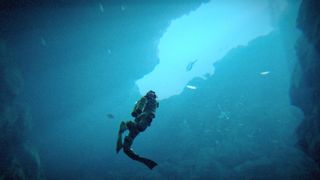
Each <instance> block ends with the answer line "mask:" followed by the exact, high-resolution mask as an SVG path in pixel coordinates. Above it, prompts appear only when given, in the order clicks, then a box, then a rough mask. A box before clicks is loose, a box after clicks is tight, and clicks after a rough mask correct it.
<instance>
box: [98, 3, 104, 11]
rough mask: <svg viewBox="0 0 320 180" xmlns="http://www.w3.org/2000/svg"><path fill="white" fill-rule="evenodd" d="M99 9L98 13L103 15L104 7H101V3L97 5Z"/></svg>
mask: <svg viewBox="0 0 320 180" xmlns="http://www.w3.org/2000/svg"><path fill="white" fill-rule="evenodd" d="M99 9H100V11H101V12H102V13H103V12H104V7H103V5H102V4H101V3H99Z"/></svg>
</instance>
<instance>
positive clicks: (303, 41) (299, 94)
mask: <svg viewBox="0 0 320 180" xmlns="http://www.w3.org/2000/svg"><path fill="white" fill-rule="evenodd" d="M319 8H320V1H317V0H304V1H302V3H301V7H300V11H299V15H298V19H297V27H298V28H299V29H300V30H301V31H302V35H301V37H300V38H299V40H298V41H297V43H296V52H297V57H298V62H297V64H296V67H295V70H294V72H293V76H292V84H291V91H290V93H291V94H290V96H291V101H292V104H293V105H295V106H297V107H299V108H300V109H301V110H302V111H303V112H304V115H305V117H304V119H303V121H302V123H301V124H300V125H299V127H298V128H297V130H296V132H297V136H298V145H299V146H300V147H301V148H302V149H303V151H305V152H306V153H307V154H308V155H310V156H311V157H312V158H313V159H314V160H315V161H316V162H317V163H318V164H320V104H319V103H320V59H319V58H320V11H319Z"/></svg>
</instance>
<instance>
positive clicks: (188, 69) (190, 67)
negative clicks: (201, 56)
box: [186, 59, 198, 71]
mask: <svg viewBox="0 0 320 180" xmlns="http://www.w3.org/2000/svg"><path fill="white" fill-rule="evenodd" d="M197 61H198V59H196V60H194V61H192V62H190V63H189V64H188V65H187V67H186V70H187V71H191V70H192V68H193V65H194V64H195V63H196V62H197Z"/></svg>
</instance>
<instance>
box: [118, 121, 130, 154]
mask: <svg viewBox="0 0 320 180" xmlns="http://www.w3.org/2000/svg"><path fill="white" fill-rule="evenodd" d="M125 130H127V126H126V123H125V122H123V121H122V122H121V123H120V127H119V132H118V139H117V147H116V152H117V153H119V151H120V150H121V149H122V147H123V145H122V133H123V132H124V131H125Z"/></svg>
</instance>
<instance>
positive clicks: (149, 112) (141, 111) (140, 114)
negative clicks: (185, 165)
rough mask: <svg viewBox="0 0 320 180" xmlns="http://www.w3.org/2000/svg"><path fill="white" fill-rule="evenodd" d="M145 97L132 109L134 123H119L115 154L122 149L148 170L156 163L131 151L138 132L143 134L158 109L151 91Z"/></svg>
mask: <svg viewBox="0 0 320 180" xmlns="http://www.w3.org/2000/svg"><path fill="white" fill-rule="evenodd" d="M149 93H150V92H148V93H147V95H146V96H144V97H142V98H141V99H140V100H139V101H138V102H137V104H136V105H135V107H134V110H133V112H132V113H131V115H132V116H133V117H135V120H134V121H128V122H121V125H120V130H119V137H118V142H117V152H119V151H120V149H121V148H122V147H123V151H124V153H126V154H127V155H128V156H129V157H130V158H131V159H133V160H136V161H139V162H142V163H144V164H145V165H146V166H148V167H149V168H150V169H153V168H154V167H155V166H156V165H157V163H156V162H154V161H152V160H150V159H147V158H143V157H140V156H139V155H137V154H135V153H134V152H133V150H132V149H131V146H132V143H133V140H134V139H135V138H136V137H137V135H138V134H139V133H140V132H143V131H144V130H145V129H146V128H147V127H148V126H150V125H151V122H152V119H153V118H154V117H155V111H156V108H157V107H159V103H158V102H157V101H156V95H155V94H154V92H153V91H151V93H153V94H151V95H150V94H149ZM126 130H129V134H128V135H127V136H126V137H125V138H124V142H123V144H122V133H123V132H124V131H126Z"/></svg>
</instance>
